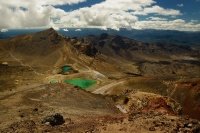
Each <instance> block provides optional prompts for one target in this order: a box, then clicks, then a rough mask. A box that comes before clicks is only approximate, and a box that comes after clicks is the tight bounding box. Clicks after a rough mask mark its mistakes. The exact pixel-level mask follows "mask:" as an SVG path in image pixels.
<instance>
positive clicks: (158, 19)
mask: <svg viewBox="0 0 200 133" xmlns="http://www.w3.org/2000/svg"><path fill="white" fill-rule="evenodd" d="M147 19H148V20H152V21H165V20H167V19H166V18H160V17H149V18H147Z"/></svg>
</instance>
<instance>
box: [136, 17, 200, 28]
mask: <svg viewBox="0 0 200 133" xmlns="http://www.w3.org/2000/svg"><path fill="white" fill-rule="evenodd" d="M136 28H138V29H158V30H179V31H200V24H194V23H191V22H188V23H187V22H185V20H183V19H176V20H172V21H151V20H150V21H140V22H137V23H136Z"/></svg>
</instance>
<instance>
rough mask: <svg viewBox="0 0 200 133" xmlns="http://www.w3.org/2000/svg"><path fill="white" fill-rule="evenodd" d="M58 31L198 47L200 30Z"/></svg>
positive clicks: (2, 34) (10, 33) (6, 34)
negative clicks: (106, 34)
mask: <svg viewBox="0 0 200 133" xmlns="http://www.w3.org/2000/svg"><path fill="white" fill-rule="evenodd" d="M41 30H44V29H24V30H22V29H21V30H9V31H8V32H0V39H8V38H12V37H14V36H17V35H21V34H27V33H35V32H38V31H41ZM58 32H59V33H61V34H63V35H65V36H67V37H86V36H88V35H91V34H92V35H100V34H102V33H108V34H112V35H120V36H124V37H128V38H131V39H135V40H139V41H143V42H162V41H164V42H170V43H173V44H176V45H188V46H190V47H195V48H200V32H182V31H172V30H150V29H149V30H127V29H121V30H120V31H115V30H112V29H108V30H106V31H105V30H101V29H95V28H84V29H81V30H78V31H77V30H76V29H75V28H69V29H67V30H66V29H60V30H58Z"/></svg>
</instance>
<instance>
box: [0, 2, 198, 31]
mask: <svg viewBox="0 0 200 133" xmlns="http://www.w3.org/2000/svg"><path fill="white" fill-rule="evenodd" d="M85 1H86V0H29V1H27V0H8V1H5V0H4V1H1V2H0V16H1V18H3V19H0V29H9V28H36V27H53V28H55V29H59V28H93V27H94V28H100V29H103V30H106V29H108V28H111V29H115V30H120V28H126V29H133V28H137V29H145V28H154V29H162V28H163V29H167V28H166V27H167V26H166V25H168V26H172V27H174V26H177V27H176V28H175V29H178V30H185V29H189V28H188V27H192V28H191V30H193V29H194V28H193V27H195V26H196V27H195V28H196V29H198V24H197V22H195V23H194V22H192V21H191V22H188V23H186V22H181V21H182V20H181V19H175V17H176V16H181V15H182V13H181V12H180V11H179V10H175V9H166V8H163V7H160V6H158V5H157V3H156V1H155V0H105V1H103V2H100V3H98V4H94V5H92V6H90V7H83V8H79V9H77V10H73V11H69V12H66V11H64V10H62V9H59V8H57V5H65V4H68V5H71V4H78V3H80V2H85ZM141 16H147V17H148V18H147V20H146V21H140V20H139V17H141ZM149 16H151V17H149ZM169 17H171V18H173V17H174V18H173V19H175V20H171V21H168V19H167V18H169ZM162 22H163V25H162ZM177 23H179V24H180V23H181V24H182V25H183V26H182V27H185V29H184V28H182V27H181V26H179V25H177ZM145 24H147V25H145ZM148 24H149V25H148ZM157 24H159V25H157ZM165 26H166V27H165ZM66 30H67V29H66Z"/></svg>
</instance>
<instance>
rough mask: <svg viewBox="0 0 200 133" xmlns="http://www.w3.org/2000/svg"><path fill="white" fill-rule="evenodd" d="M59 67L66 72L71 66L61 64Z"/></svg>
mask: <svg viewBox="0 0 200 133" xmlns="http://www.w3.org/2000/svg"><path fill="white" fill-rule="evenodd" d="M61 69H62V71H63V72H68V71H69V70H70V69H71V67H70V66H63V67H62V68H61Z"/></svg>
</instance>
